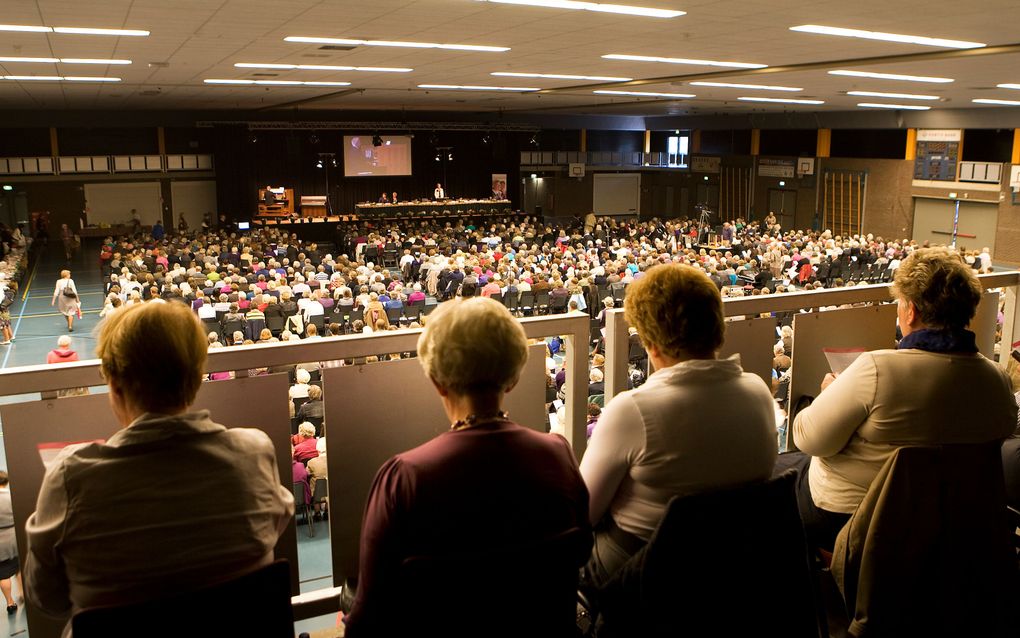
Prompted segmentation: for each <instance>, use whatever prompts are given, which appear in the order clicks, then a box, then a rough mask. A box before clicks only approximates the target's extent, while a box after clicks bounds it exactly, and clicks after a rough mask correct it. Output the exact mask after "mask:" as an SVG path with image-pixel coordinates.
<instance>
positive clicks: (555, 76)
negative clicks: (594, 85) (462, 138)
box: [489, 71, 634, 82]
mask: <svg viewBox="0 0 1020 638" xmlns="http://www.w3.org/2000/svg"><path fill="white" fill-rule="evenodd" d="M489 75H499V76H503V77H508V78H543V79H546V80H594V81H598V82H630V81H631V80H633V79H634V78H618V77H612V76H608V75H569V74H566V73H514V72H510V71H496V72H495V73H490V74H489Z"/></svg>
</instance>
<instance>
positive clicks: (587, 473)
mask: <svg viewBox="0 0 1020 638" xmlns="http://www.w3.org/2000/svg"><path fill="white" fill-rule="evenodd" d="M624 311H625V313H626V318H627V321H628V322H629V323H630V325H631V326H633V327H636V328H637V331H638V334H639V335H640V337H641V342H642V344H644V346H645V348H646V350H647V351H648V358H649V359H650V360H651V362H652V364H654V366H655V372H654V373H653V374H652V375H651V376H649V377H648V381H647V382H646V383H645V384H644V385H642V386H640V387H639V388H637V389H635V390H631V391H628V392H623V393H622V394H618V395H616V396H615V397H614V398H613V400H612V401H610V402H609V404H608V405H607V406H606V408H605V410H604V411H603V412H602V415H601V417H600V418H599V422H598V426H597V427H596V428H595V429H594V432H593V434H592V437H591V441H590V442H589V444H588V450H587V451H586V452H585V455H584V459H583V460H582V461H581V475H582V476H583V477H584V482H585V484H586V485H587V486H588V491H589V494H590V499H591V500H590V508H589V514H590V516H591V521H592V523H593V524H594V525H596V526H597V527H596V530H595V545H594V548H593V549H592V557H591V560H590V561H589V563H588V566H587V568H586V572H587V574H586V578H587V579H589V580H590V581H591V582H592V583H593V584H594V585H596V586H599V585H602V584H604V583H605V582H606V581H607V580H608V579H609V578H610V577H611V576H612V575H613V574H614V573H615V572H616V571H617V570H618V569H619V568H620V567H622V566H623V565H624V563H626V562H627V560H628V559H629V558H630V556H631V555H633V554H634V553H635V552H637V550H638V549H640V548H641V547H642V546H643V545H644V544H645V543H646V542H647V541H648V539H649V537H650V536H651V535H652V532H653V531H654V530H655V528H656V526H657V525H658V524H659V520H660V519H661V518H662V515H663V514H664V513H665V510H666V505H667V504H668V503H669V500H670V499H671V498H672V497H673V496H677V495H687V494H696V493H699V492H705V491H709V490H715V489H718V488H721V487H726V486H732V485H741V484H744V483H750V482H755V481H764V480H766V479H768V478H769V477H770V476H771V475H772V470H773V465H774V463H775V460H776V429H775V416H774V410H773V407H772V395H771V393H770V392H769V388H768V387H767V386H766V385H765V382H764V381H762V380H761V378H759V377H758V376H756V375H753V374H748V373H745V372H744V371H743V369H742V368H741V366H740V358H739V356H738V355H734V356H732V357H730V358H728V359H722V360H720V359H716V353H717V352H718V350H719V348H720V347H721V346H722V343H723V333H724V330H725V324H724V322H723V307H722V299H721V298H720V296H719V290H718V288H716V286H715V284H714V283H712V280H711V279H709V278H708V276H707V275H706V274H705V273H704V272H703V271H701V270H700V269H697V268H693V267H690V266H682V265H679V264H666V265H661V266H655V267H653V268H651V269H649V270H648V271H647V273H646V274H645V275H644V276H643V277H640V278H639V279H637V280H635V281H634V283H633V284H631V286H630V288H629V289H628V292H627V304H626V306H625V308H624Z"/></svg>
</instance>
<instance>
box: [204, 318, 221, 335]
mask: <svg viewBox="0 0 1020 638" xmlns="http://www.w3.org/2000/svg"><path fill="white" fill-rule="evenodd" d="M202 326H203V327H204V328H205V332H206V334H209V333H210V332H215V333H216V334H217V335H218V336H219V337H220V338H222V336H223V327H222V326H220V322H219V321H216V320H215V319H203V320H202Z"/></svg>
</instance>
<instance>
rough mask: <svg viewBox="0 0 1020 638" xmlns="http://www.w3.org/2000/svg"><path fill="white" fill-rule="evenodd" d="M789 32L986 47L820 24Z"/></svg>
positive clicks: (954, 47)
mask: <svg viewBox="0 0 1020 638" xmlns="http://www.w3.org/2000/svg"><path fill="white" fill-rule="evenodd" d="M790 31H800V32H802V33H817V34H819V35H838V36H841V37H844V38H863V39H865V40H883V41H885V42H902V43H904V44H921V45H924V46H926V47H945V48H949V49H979V48H981V47H983V46H987V45H985V44H984V43H982V42H967V41H966V40H947V39H945V38H928V37H925V36H921V35H903V34H901V33H883V32H882V31H864V30H861V29H843V28H840V27H827V26H823V25H820V24H802V25H800V26H796V27H790Z"/></svg>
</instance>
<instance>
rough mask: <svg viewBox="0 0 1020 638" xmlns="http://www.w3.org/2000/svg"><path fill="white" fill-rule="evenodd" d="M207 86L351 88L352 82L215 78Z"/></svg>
mask: <svg viewBox="0 0 1020 638" xmlns="http://www.w3.org/2000/svg"><path fill="white" fill-rule="evenodd" d="M202 81H203V82H205V83H206V84H234V85H242V86H247V85H257V86H350V85H351V83H350V82H301V81H298V80H224V79H219V78H213V79H209V80H202Z"/></svg>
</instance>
